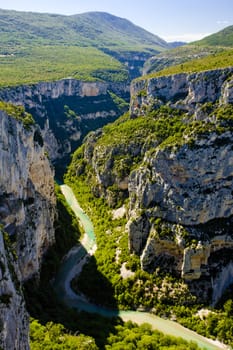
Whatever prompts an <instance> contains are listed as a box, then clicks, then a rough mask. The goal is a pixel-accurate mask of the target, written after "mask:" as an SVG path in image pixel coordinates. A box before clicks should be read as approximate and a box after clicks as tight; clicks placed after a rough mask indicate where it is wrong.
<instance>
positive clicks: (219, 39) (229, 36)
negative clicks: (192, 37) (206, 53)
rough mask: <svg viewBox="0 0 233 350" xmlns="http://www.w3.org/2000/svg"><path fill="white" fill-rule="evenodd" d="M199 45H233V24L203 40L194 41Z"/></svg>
mask: <svg viewBox="0 0 233 350" xmlns="http://www.w3.org/2000/svg"><path fill="white" fill-rule="evenodd" d="M194 44H197V45H199V46H223V47H226V46H229V47H232V46H233V26H229V27H227V28H225V29H223V30H220V31H219V32H217V33H215V34H212V35H209V36H207V37H205V38H204V39H202V40H199V41H197V42H194Z"/></svg>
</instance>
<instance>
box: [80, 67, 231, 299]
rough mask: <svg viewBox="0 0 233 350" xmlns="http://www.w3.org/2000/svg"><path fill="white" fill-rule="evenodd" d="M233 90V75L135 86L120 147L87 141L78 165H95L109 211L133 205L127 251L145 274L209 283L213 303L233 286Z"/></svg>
mask: <svg viewBox="0 0 233 350" xmlns="http://www.w3.org/2000/svg"><path fill="white" fill-rule="evenodd" d="M232 86H233V68H226V69H219V70H212V71H206V72H200V73H196V74H185V73H184V74H178V75H173V76H166V77H159V78H152V79H149V78H148V79H145V80H138V81H135V82H133V84H132V86H131V112H130V113H131V114H130V119H129V120H128V121H126V123H125V125H126V126H125V129H124V128H123V126H122V125H124V122H121V123H118V126H117V125H116V126H115V130H118V131H117V132H118V133H119V135H120V132H121V138H120V137H119V142H115V143H113V142H112V143H111V142H110V139H108V142H107V138H106V135H104V133H103V134H101V132H99V133H94V134H92V135H90V136H89V137H88V138H87V140H86V143H85V145H84V151H83V159H82V162H81V163H80V161H77V164H79V165H78V166H77V167H76V171H77V174H78V173H82V172H83V171H85V170H83V169H84V168H85V164H88V165H89V169H90V168H91V169H92V170H91V175H90V173H89V178H90V179H92V183H93V184H94V185H93V190H94V192H95V193H96V194H97V195H102V196H104V197H105V198H106V199H107V201H108V202H109V204H110V205H112V206H114V205H116V203H118V204H119V196H122V193H123V196H122V197H123V198H126V197H128V198H129V207H128V218H129V220H128V223H127V226H126V228H127V230H128V233H129V248H130V251H131V252H132V253H136V254H138V255H140V257H141V266H142V268H143V269H145V270H148V271H153V270H154V269H155V268H157V267H159V268H160V269H164V270H165V271H170V272H172V273H174V274H176V275H179V276H182V277H183V278H184V279H185V280H186V281H187V282H188V283H190V285H191V286H192V285H195V286H197V285H198V283H199V282H200V284H199V287H200V288H199V287H198V288H197V289H200V290H202V292H203V289H202V288H203V286H202V284H201V283H202V280H203V278H204V279H205V281H208V282H206V285H209V288H210V290H211V293H212V292H213V293H212V295H213V300H214V299H215V302H216V299H217V298H218V297H219V296H220V295H221V294H222V291H223V290H224V288H226V286H227V282H226V281H228V282H229V283H231V282H232V280H233V275H232V276H230V275H231V274H232V268H229V266H231V261H232V253H233V233H232V223H233V192H232V189H233V147H232V142H233V127H232V125H233V105H232V99H233V89H232ZM165 106H166V107H165ZM168 106H169V109H168ZM164 111H165V112H164ZM143 118H144V119H143ZM143 120H144V129H145V130H147V131H146V132H144V133H143V127H141V125H143ZM158 120H159V121H158ZM133 121H135V125H138V128H135V131H134V134H132V131H131V130H132V127H133V125H134V124H133ZM127 123H128V124H127ZM129 125H131V127H129ZM148 125H150V127H148ZM140 127H141V129H140ZM117 128H118V129H117ZM127 128H128V129H127ZM119 130H120V131H119ZM125 130H128V133H129V134H130V133H131V137H128V138H126V137H125V134H123V132H125ZM111 132H112V133H113V131H112V130H111ZM117 135H118V134H117ZM115 136H116V132H115V134H112V138H114V137H115ZM125 139H127V141H125ZM110 143H111V144H110ZM80 158H81V156H80ZM90 176H91V177H90ZM122 184H123V185H122ZM113 194H114V195H115V197H114V198H113ZM224 271H226V272H224ZM227 271H228V272H227ZM221 276H228V277H227V278H225V277H224V281H225V282H224V283H223V282H221V278H222V277H221ZM229 276H230V277H229ZM198 281H199V282H198ZM229 283H228V285H229ZM217 289H218V292H217ZM208 293H209V292H208ZM208 293H205V295H206V301H209V300H210V293H209V294H208Z"/></svg>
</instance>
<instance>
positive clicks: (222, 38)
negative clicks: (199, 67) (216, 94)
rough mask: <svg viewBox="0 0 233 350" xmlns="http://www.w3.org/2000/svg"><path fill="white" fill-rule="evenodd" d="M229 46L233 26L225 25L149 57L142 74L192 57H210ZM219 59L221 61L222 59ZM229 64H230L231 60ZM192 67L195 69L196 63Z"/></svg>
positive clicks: (186, 60) (231, 45) (231, 40)
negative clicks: (192, 40) (201, 37)
mask: <svg viewBox="0 0 233 350" xmlns="http://www.w3.org/2000/svg"><path fill="white" fill-rule="evenodd" d="M230 48H233V26H230V27H227V28H225V29H223V30H221V31H220V32H218V33H215V34H212V35H210V36H208V37H206V38H204V39H202V40H199V41H195V42H193V43H190V44H187V45H184V46H181V47H178V48H175V49H173V50H169V51H168V50H166V51H164V52H162V53H160V54H158V55H156V56H154V57H151V58H150V59H149V60H148V61H147V62H146V63H145V65H144V69H143V73H144V75H145V74H150V73H152V72H157V71H160V70H163V69H165V68H167V67H171V66H175V65H181V64H182V65H183V64H184V63H185V62H188V61H193V60H194V59H195V60H196V59H203V58H204V57H207V56H209V57H210V58H211V55H216V54H217V55H218V54H220V55H221V53H222V52H223V51H224V50H226V49H230ZM207 61H208V58H207ZM207 61H206V62H207ZM213 61H214V59H213V60H212V62H213ZM220 61H221V62H222V60H220ZM221 62H220V67H221ZM191 64H192V63H191V62H190V66H191ZM216 64H217V62H215V64H214V66H213V68H215V66H216ZM205 65H206V64H205ZM229 65H232V61H231V62H230V64H229ZM188 66H189V65H187V67H188ZM210 66H211V63H210ZM185 67H186V65H185ZM188 69H189V68H188ZM194 69H196V64H195V68H194ZM207 69H208V68H207Z"/></svg>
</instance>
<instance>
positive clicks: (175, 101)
mask: <svg viewBox="0 0 233 350" xmlns="http://www.w3.org/2000/svg"><path fill="white" fill-rule="evenodd" d="M232 73H233V68H232V67H229V68H226V69H218V70H209V71H204V72H200V73H192V74H187V73H181V74H176V75H169V76H162V77H158V78H151V79H144V80H143V79H140V80H137V81H135V82H133V83H132V85H131V114H132V115H134V116H135V115H141V114H145V113H146V111H147V110H148V108H149V109H150V110H151V109H153V108H156V107H158V106H160V105H163V104H168V105H170V106H171V107H174V108H178V109H181V110H184V111H187V112H188V113H189V114H194V113H197V115H198V112H199V107H200V106H201V105H202V104H204V103H206V102H212V103H216V102H218V101H220V103H225V104H226V103H232V80H233V78H232Z"/></svg>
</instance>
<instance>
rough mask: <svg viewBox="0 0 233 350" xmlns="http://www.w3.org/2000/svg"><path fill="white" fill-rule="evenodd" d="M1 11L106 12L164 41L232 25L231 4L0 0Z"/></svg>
mask: <svg viewBox="0 0 233 350" xmlns="http://www.w3.org/2000/svg"><path fill="white" fill-rule="evenodd" d="M0 8H5V9H14V10H19V11H35V12H50V13H60V14H65V15H71V14H77V13H83V12H87V11H105V12H109V13H112V14H113V15H116V16H119V17H123V18H127V19H129V20H130V21H132V22H133V23H134V24H137V25H139V26H141V27H143V28H144V29H147V30H148V31H150V32H152V33H154V34H156V35H159V36H160V37H162V38H163V39H165V40H167V41H175V40H182V41H193V40H197V39H200V38H202V37H204V36H206V35H209V34H212V33H215V32H217V31H219V30H221V29H223V28H225V27H227V26H229V25H233V0H140V1H139V0H40V1H33V0H7V1H6V0H0Z"/></svg>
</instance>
